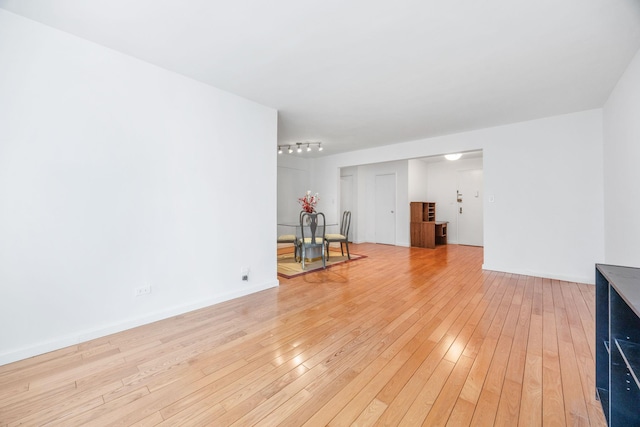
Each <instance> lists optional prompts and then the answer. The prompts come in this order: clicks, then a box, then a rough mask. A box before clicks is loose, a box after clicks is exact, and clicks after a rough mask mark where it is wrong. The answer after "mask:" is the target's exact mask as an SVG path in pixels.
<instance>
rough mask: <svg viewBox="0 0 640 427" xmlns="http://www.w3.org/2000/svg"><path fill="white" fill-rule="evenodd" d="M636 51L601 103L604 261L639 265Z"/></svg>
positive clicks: (639, 63)
mask: <svg viewBox="0 0 640 427" xmlns="http://www.w3.org/2000/svg"><path fill="white" fill-rule="evenodd" d="M639 183H640V51H638V53H636V55H635V57H634V58H633V60H632V61H631V63H630V64H629V66H628V68H627V70H626V71H625V73H624V75H623V76H622V77H621V78H620V80H619V82H618V84H617V86H616V87H615V89H614V90H613V92H612V93H611V95H610V96H609V99H608V100H607V103H606V104H605V106H604V194H605V198H604V202H605V203H604V206H605V209H604V212H605V223H604V224H605V261H606V262H607V263H609V264H617V265H626V266H631V267H640V187H639V186H638V184H639Z"/></svg>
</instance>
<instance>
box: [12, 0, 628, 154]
mask: <svg viewBox="0 0 640 427" xmlns="http://www.w3.org/2000/svg"><path fill="white" fill-rule="evenodd" d="M0 7H2V8H4V9H6V10H8V11H11V12H14V13H17V14H20V15H23V16H25V17H27V18H30V19H33V20H35V21H39V22H41V23H43V24H45V25H49V26H51V27H54V28H57V29H60V30H62V31H65V32H68V33H71V34H74V35H76V36H78V37H81V38H84V39H86V40H90V41H92V42H95V43H98V44H101V45H103V46H106V47H109V48H111V49H114V50H117V51H120V52H122V53H125V54H127V55H131V56H134V57H136V58H139V59H141V60H143V61H147V62H149V63H152V64H155V65H157V66H160V67H163V68H165V69H167V70H171V71H174V72H176V73H180V74H183V75H185V76H188V77H191V78H194V79H196V80H199V81H202V82H205V83H207V84H210V85H212V86H214V87H217V88H219V89H222V90H225V91H229V92H232V93H234V94H237V95H239V96H242V97H244V98H247V99H250V100H253V101H255V102H258V103H260V104H263V105H266V106H269V107H272V108H274V109H277V110H278V143H279V144H280V145H289V144H295V143H296V142H305V141H321V142H322V146H323V148H324V151H322V152H317V151H316V152H314V153H313V154H312V155H313V156H321V155H331V154H336V153H340V152H345V151H352V150H358V149H363V148H369V147H375V146H380V145H386V144H393V143H399V142H405V141H410V140H417V139H423V138H428V137H433V136H437V135H443V134H451V133H457V132H463V131H468V130H473V129H479V128H485V127H491V126H497V125H502V124H507V123H514V122H519V121H525V120H531V119H536V118H541V117H548V116H552V115H558V114H564V113H570V112H576V111H583V110H587V109H593V108H600V107H602V106H603V104H604V103H605V102H606V100H607V97H608V96H609V94H610V92H611V90H612V88H613V87H614V85H615V84H616V82H617V81H618V79H619V78H620V76H621V74H622V72H623V71H624V69H625V68H626V66H627V65H628V63H629V61H630V60H631V58H632V57H633V55H634V54H635V52H636V51H637V50H638V49H639V48H640V2H638V1H637V0H617V1H614V2H606V1H602V0H565V1H560V2H558V1H550V0H541V1H535V2H508V1H504V0H488V1H483V2H442V1H440V2H435V1H415V0H399V1H394V2H390V1H382V0H374V1H370V0H367V1H364V0H354V1H349V2H343V1H335V0H327V1H324V2H307V1H299V0H278V1H275V2H265V1H261V0H246V1H242V2H230V1H220V0H213V1H211V0H188V1H183V2H175V1H168V0H137V1H127V0H95V1H86V0H29V1H25V0H0ZM276 149H277V147H274V150H276Z"/></svg>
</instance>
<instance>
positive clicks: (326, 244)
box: [325, 242, 330, 261]
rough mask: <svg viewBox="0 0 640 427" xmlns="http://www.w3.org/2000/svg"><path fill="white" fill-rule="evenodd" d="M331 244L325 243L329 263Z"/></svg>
mask: <svg viewBox="0 0 640 427" xmlns="http://www.w3.org/2000/svg"><path fill="white" fill-rule="evenodd" d="M329 245H330V243H329V242H325V246H326V247H327V261H329Z"/></svg>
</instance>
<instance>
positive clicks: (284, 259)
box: [278, 250, 366, 279]
mask: <svg viewBox="0 0 640 427" xmlns="http://www.w3.org/2000/svg"><path fill="white" fill-rule="evenodd" d="M362 258H366V256H364V255H356V254H351V259H348V258H347V255H346V252H345V255H344V256H342V255H341V254H340V251H339V250H338V251H337V252H335V251H333V250H330V251H329V261H327V263H326V264H327V268H330V267H333V266H334V265H338V264H344V263H345V262H352V261H357V260H359V259H362ZM318 269H320V270H322V260H321V259H320V260H318V261H312V262H305V263H304V270H303V269H302V264H301V263H299V262H297V261H296V260H295V259H294V258H293V253H285V254H280V255H278V276H281V277H284V278H286V279H291V278H293V277H296V276H301V275H303V274H308V273H312V272H314V271H317V270H318Z"/></svg>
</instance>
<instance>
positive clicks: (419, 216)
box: [411, 202, 436, 222]
mask: <svg viewBox="0 0 640 427" xmlns="http://www.w3.org/2000/svg"><path fill="white" fill-rule="evenodd" d="M435 220H436V204H435V203H434V202H411V222H424V221H435Z"/></svg>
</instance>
